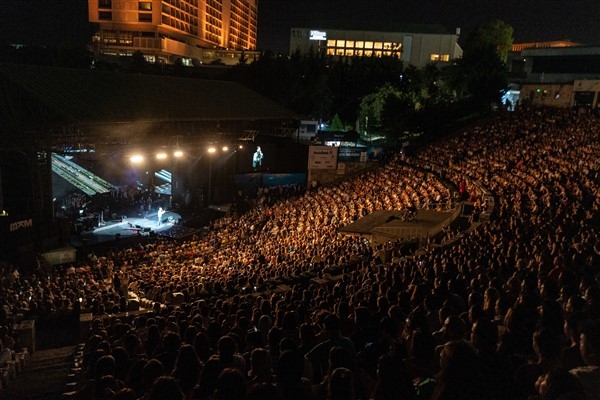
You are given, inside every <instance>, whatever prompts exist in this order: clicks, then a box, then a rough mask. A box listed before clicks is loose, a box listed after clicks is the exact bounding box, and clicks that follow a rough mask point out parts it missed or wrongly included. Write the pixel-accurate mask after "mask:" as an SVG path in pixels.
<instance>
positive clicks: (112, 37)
mask: <svg viewBox="0 0 600 400" xmlns="http://www.w3.org/2000/svg"><path fill="white" fill-rule="evenodd" d="M103 39H104V43H110V44H115V43H117V32H115V31H105V32H104V38H103Z"/></svg>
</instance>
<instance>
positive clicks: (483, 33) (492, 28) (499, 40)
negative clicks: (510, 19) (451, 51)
mask: <svg viewBox="0 0 600 400" xmlns="http://www.w3.org/2000/svg"><path fill="white" fill-rule="evenodd" d="M512 44H513V28H512V26H510V25H508V24H507V23H505V22H503V21H500V20H494V21H491V22H489V23H487V24H485V25H482V26H480V27H479V28H478V29H476V30H475V31H474V33H473V34H471V35H470V36H469V38H468V40H467V43H466V44H465V53H469V52H473V51H475V52H477V51H478V50H483V49H487V48H492V49H494V52H495V53H496V54H497V55H498V58H500V60H501V61H502V62H503V63H506V60H507V59H508V53H509V52H510V50H511V48H512Z"/></svg>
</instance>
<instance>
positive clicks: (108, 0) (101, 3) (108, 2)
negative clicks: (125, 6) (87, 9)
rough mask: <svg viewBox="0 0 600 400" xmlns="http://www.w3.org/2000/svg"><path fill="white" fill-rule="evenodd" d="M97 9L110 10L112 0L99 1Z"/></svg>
mask: <svg viewBox="0 0 600 400" xmlns="http://www.w3.org/2000/svg"><path fill="white" fill-rule="evenodd" d="M98 8H112V0H100V1H99V2H98Z"/></svg>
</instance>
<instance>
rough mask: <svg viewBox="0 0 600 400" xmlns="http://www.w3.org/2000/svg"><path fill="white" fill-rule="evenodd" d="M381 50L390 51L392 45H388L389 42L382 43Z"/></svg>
mask: <svg viewBox="0 0 600 400" xmlns="http://www.w3.org/2000/svg"><path fill="white" fill-rule="evenodd" d="M383 48H384V49H385V50H391V49H392V43H390V42H385V43H383Z"/></svg>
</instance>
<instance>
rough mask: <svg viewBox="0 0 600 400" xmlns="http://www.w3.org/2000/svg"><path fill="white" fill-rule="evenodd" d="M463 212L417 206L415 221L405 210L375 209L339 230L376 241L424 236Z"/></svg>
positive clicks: (429, 234) (435, 231) (434, 231)
mask: <svg viewBox="0 0 600 400" xmlns="http://www.w3.org/2000/svg"><path fill="white" fill-rule="evenodd" d="M459 214H460V207H458V208H457V209H456V210H453V211H447V212H444V211H435V210H423V209H420V210H417V213H416V216H415V218H414V220H413V221H405V220H403V211H399V210H385V211H375V212H374V213H371V214H369V215H367V216H365V217H363V218H360V219H358V220H356V221H354V222H353V223H351V224H349V225H346V226H344V227H342V228H340V229H339V230H338V231H339V232H340V233H342V234H345V235H352V236H362V237H365V238H368V239H369V240H371V241H372V242H373V243H384V242H386V241H388V240H394V241H396V240H412V239H424V238H427V237H431V236H433V235H435V234H436V233H438V232H439V231H440V230H441V229H442V228H443V227H444V226H447V225H449V224H450V223H451V222H452V221H453V220H454V219H455V218H456V217H457V216H458V215H459Z"/></svg>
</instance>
